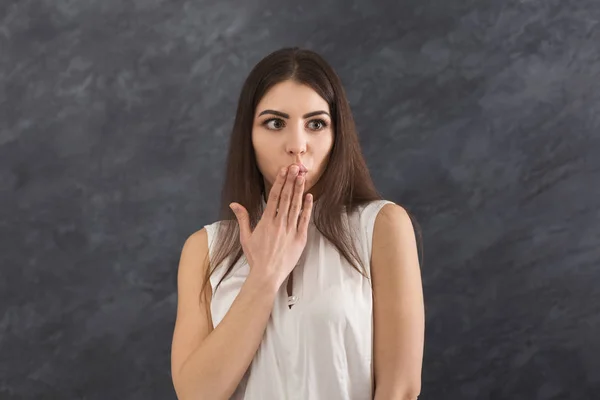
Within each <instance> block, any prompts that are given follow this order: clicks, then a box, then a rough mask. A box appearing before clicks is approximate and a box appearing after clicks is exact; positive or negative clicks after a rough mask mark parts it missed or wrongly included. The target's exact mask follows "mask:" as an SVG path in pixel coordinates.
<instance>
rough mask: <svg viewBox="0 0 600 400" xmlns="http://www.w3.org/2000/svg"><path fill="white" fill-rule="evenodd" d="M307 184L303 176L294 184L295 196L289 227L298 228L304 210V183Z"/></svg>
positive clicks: (297, 178) (289, 217)
mask: <svg viewBox="0 0 600 400" xmlns="http://www.w3.org/2000/svg"><path fill="white" fill-rule="evenodd" d="M305 182H306V180H305V178H304V177H303V176H300V175H298V176H297V177H296V181H295V182H294V195H293V197H292V205H291V206H290V214H289V216H288V225H287V226H293V227H294V228H295V229H297V228H298V216H299V215H300V209H301V208H302V196H303V194H304V183H305Z"/></svg>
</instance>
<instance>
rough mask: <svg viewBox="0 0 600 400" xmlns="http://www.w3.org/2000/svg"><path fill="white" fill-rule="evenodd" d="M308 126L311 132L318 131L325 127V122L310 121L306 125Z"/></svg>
mask: <svg viewBox="0 0 600 400" xmlns="http://www.w3.org/2000/svg"><path fill="white" fill-rule="evenodd" d="M308 125H309V127H310V129H312V130H313V131H320V130H322V129H325V128H326V127H327V122H325V121H324V120H322V119H313V120H312V121H310V122H309V123H308ZM311 125H312V126H311Z"/></svg>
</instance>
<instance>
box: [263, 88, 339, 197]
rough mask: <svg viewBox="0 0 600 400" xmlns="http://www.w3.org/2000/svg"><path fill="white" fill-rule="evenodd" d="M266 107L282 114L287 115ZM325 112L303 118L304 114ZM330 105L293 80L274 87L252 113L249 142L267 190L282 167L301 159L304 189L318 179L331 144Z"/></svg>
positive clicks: (326, 161)
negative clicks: (304, 175) (305, 172)
mask: <svg viewBox="0 0 600 400" xmlns="http://www.w3.org/2000/svg"><path fill="white" fill-rule="evenodd" d="M266 110H272V111H275V112H280V113H285V114H287V116H288V118H285V117H284V116H281V115H274V114H271V113H268V114H264V115H260V114H261V113H263V112H265V111H266ZM318 111H324V112H326V113H327V114H319V115H314V116H309V117H306V114H309V113H313V112H318ZM330 113H331V111H330V109H329V105H328V104H327V102H326V101H325V100H324V99H323V98H322V97H320V96H319V95H318V94H317V93H316V92H315V91H314V90H313V89H311V88H310V87H308V86H306V85H302V84H299V83H297V82H294V81H284V82H281V83H279V84H277V85H275V86H273V87H272V88H271V89H270V90H269V91H268V92H267V93H266V94H265V96H264V97H263V98H262V100H261V101H260V103H259V104H258V106H257V107H256V112H255V116H254V124H253V127H252V145H253V147H254V152H255V154H256V160H257V164H258V169H259V170H260V172H261V173H262V175H263V179H264V182H265V188H266V193H267V194H268V193H269V191H270V190H271V186H272V185H273V182H274V181H275V179H276V178H277V173H278V172H279V171H280V170H281V168H283V167H289V166H290V165H291V164H293V163H295V162H302V163H303V164H304V166H306V168H307V169H308V173H307V174H306V177H305V178H306V182H305V184H304V192H305V193H308V192H310V189H311V188H312V187H313V186H314V184H315V183H316V182H317V181H318V180H319V178H320V177H321V175H322V174H323V172H324V171H325V169H326V167H327V163H328V161H329V154H330V151H331V148H332V146H333V127H332V121H331V117H330V116H329V115H330Z"/></svg>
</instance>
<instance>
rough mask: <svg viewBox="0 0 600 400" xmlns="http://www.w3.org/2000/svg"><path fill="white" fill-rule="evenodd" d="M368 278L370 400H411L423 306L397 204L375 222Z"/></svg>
mask: <svg viewBox="0 0 600 400" xmlns="http://www.w3.org/2000/svg"><path fill="white" fill-rule="evenodd" d="M371 276H372V283H373V327H374V328H373V332H374V337H373V341H374V345H373V357H374V367H375V368H374V369H375V400H389V399H402V400H404V399H416V398H417V396H418V395H419V393H420V391H421V369H422V364H423V350H424V337H425V306H424V301H423V288H422V282H421V269H420V266H419V258H418V253H417V243H416V238H415V234H414V230H413V225H412V222H411V220H410V217H409V216H408V214H407V213H406V210H404V208H402V207H401V206H399V205H397V204H386V205H385V206H383V208H382V209H381V210H380V211H379V214H378V215H377V218H376V219H375V225H374V228H373V250H372V253H371Z"/></svg>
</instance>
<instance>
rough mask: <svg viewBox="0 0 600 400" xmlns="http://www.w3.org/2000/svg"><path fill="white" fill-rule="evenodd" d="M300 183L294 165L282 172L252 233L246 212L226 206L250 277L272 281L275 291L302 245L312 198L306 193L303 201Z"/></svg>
mask: <svg viewBox="0 0 600 400" xmlns="http://www.w3.org/2000/svg"><path fill="white" fill-rule="evenodd" d="M288 170H289V171H288ZM304 183H305V178H304V176H298V166H297V165H292V166H290V167H289V168H284V169H282V170H281V171H280V173H279V175H278V176H277V179H276V181H275V183H274V184H273V187H272V188H271V191H270V193H269V198H268V200H267V207H266V209H265V211H264V213H263V215H262V217H261V219H260V221H259V222H258V224H257V225H256V228H255V229H254V231H252V232H251V231H250V219H249V216H248V211H247V210H246V209H245V208H244V207H243V206H242V205H240V204H238V203H231V204H230V208H231V209H232V210H233V212H234V213H235V216H236V218H237V221H238V223H239V226H240V242H241V245H242V249H243V250H244V254H245V256H246V260H248V265H249V266H250V274H259V275H260V277H261V278H266V279H273V280H274V283H275V285H276V287H277V288H279V287H280V286H281V284H282V283H283V282H284V281H285V278H286V277H287V276H288V275H289V274H290V272H291V271H292V270H293V269H294V267H295V265H296V263H297V262H298V260H299V259H300V256H301V255H302V251H303V250H304V247H305V246H306V240H307V236H308V222H309V221H310V216H311V214H312V206H313V199H312V195H311V194H307V195H306V197H305V200H304V201H303V199H302V195H303V193H304Z"/></svg>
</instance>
